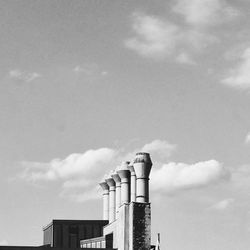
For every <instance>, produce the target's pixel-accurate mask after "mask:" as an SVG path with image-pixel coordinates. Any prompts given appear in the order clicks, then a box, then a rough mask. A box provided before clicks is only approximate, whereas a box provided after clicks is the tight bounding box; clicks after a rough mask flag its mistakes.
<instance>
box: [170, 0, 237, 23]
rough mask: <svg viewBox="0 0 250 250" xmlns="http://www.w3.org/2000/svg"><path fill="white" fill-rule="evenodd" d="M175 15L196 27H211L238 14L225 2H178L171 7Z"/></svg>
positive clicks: (210, 0)
mask: <svg viewBox="0 0 250 250" xmlns="http://www.w3.org/2000/svg"><path fill="white" fill-rule="evenodd" d="M173 11H174V12H175V13H178V14H181V15H183V16H184V18H185V21H186V22H187V23H189V24H191V25H196V26H211V25H215V24H217V23H220V22H225V21H227V20H230V19H232V18H234V17H236V16H237V15H238V14H239V13H238V11H237V10H236V9H235V8H233V7H232V6H231V5H229V4H228V3H227V1H225V0H178V1H177V4H176V5H175V6H174V7H173Z"/></svg>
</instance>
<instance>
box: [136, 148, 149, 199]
mask: <svg viewBox="0 0 250 250" xmlns="http://www.w3.org/2000/svg"><path fill="white" fill-rule="evenodd" d="M133 166H134V170H135V174H136V202H149V174H150V171H151V167H152V161H151V159H150V155H149V154H148V153H137V154H136V156H135V160H134V164H133Z"/></svg>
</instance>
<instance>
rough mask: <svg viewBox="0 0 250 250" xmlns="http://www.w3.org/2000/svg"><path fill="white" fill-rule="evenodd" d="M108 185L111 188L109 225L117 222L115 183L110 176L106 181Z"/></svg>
mask: <svg viewBox="0 0 250 250" xmlns="http://www.w3.org/2000/svg"><path fill="white" fill-rule="evenodd" d="M105 181H106V183H107V184H108V186H109V223H111V222H113V221H114V220H115V214H116V210H115V181H114V180H113V178H112V177H111V176H108V177H107V178H106V179H105Z"/></svg>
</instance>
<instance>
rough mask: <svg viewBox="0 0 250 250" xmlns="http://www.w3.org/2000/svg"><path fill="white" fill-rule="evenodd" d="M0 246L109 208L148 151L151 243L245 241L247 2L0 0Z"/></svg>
mask: <svg viewBox="0 0 250 250" xmlns="http://www.w3.org/2000/svg"><path fill="white" fill-rule="evenodd" d="M0 4H1V8H0V24H1V25H0V119H1V122H0V197H1V206H0V244H2V245H6V244H9V245H40V244H42V226H43V225H46V224H47V223H49V222H50V221H51V220H52V219H62V218H65V219H101V218H102V201H101V190H100V189H99V188H98V186H97V183H98V181H99V180H100V179H101V178H102V176H103V175H104V173H106V172H107V171H109V170H111V169H113V168H115V167H116V166H117V165H119V164H120V162H121V161H122V160H125V159H126V160H132V159H133V157H134V154H135V152H137V151H141V150H143V151H147V152H150V153H151V156H152V161H153V163H154V166H153V169H152V173H151V186H150V188H151V202H152V243H155V239H156V233H158V232H160V233H161V239H162V242H161V245H162V248H163V249H171V250H182V249H185V250H200V249H204V250H247V249H249V246H250V192H249V191H250V115H249V114H250V113H249V106H250V18H249V13H250V2H249V1H248V0H237V1H233V0H170V1H163V0H162V1H160V0H155V1H151V0H143V1H142V0H137V1H134V0H133V1H132V0H131V1H130V0H127V1H123V0H113V1H112V0H106V1H103V0H99V1H97V0H91V1H90V0H89V1H87V0H86V1H83V0H81V1H78V0H74V1H68V0H60V1H59V0H54V1H49V0H22V1H18V0H13V1H5V0H1V1H0Z"/></svg>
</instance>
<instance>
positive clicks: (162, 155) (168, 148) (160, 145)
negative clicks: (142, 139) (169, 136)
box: [141, 140, 176, 161]
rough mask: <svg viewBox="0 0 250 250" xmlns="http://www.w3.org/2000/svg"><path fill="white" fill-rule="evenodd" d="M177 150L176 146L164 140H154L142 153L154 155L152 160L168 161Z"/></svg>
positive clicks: (144, 147)
mask: <svg viewBox="0 0 250 250" xmlns="http://www.w3.org/2000/svg"><path fill="white" fill-rule="evenodd" d="M174 150H176V145H174V144H170V143H168V142H167V141H163V140H154V141H152V142H151V143H148V144H145V145H144V146H143V147H142V149H141V151H142V152H147V153H150V154H151V155H152V158H155V159H157V160H158V161H159V160H166V159H168V158H169V156H170V155H171V154H172V153H173V151H174Z"/></svg>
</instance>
